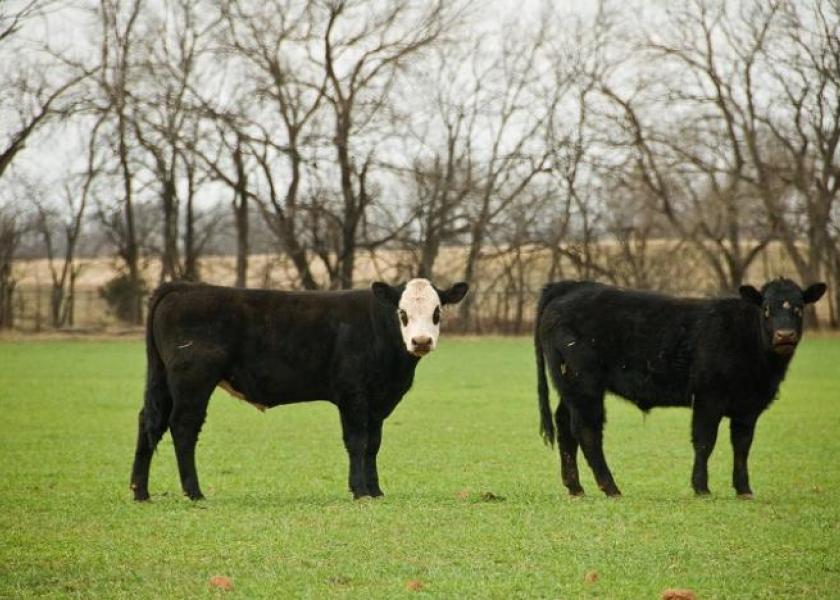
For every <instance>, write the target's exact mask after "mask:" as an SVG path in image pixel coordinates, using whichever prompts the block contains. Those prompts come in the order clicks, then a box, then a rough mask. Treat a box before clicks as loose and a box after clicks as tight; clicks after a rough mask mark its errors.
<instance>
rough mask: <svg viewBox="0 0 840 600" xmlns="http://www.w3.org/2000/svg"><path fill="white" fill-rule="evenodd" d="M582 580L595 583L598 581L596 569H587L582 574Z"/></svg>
mask: <svg viewBox="0 0 840 600" xmlns="http://www.w3.org/2000/svg"><path fill="white" fill-rule="evenodd" d="M583 581H584V582H586V583H595V582H596V581H598V571H595V570H594V569H593V570H592V571H587V572H586V573H585V574H584V576H583Z"/></svg>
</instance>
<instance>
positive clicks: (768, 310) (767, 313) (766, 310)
mask: <svg viewBox="0 0 840 600" xmlns="http://www.w3.org/2000/svg"><path fill="white" fill-rule="evenodd" d="M764 318H765V319H769V318H770V307H769V306H765V307H764Z"/></svg>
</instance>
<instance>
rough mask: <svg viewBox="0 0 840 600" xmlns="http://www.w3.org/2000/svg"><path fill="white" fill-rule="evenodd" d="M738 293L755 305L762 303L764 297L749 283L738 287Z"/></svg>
mask: <svg viewBox="0 0 840 600" xmlns="http://www.w3.org/2000/svg"><path fill="white" fill-rule="evenodd" d="M738 293H739V294H741V298H743V299H744V300H746V301H747V302H751V303H752V304H755V305H757V306H761V305H762V304H764V297H763V296H762V295H761V292H759V291H758V290H757V289H755V288H754V287H753V286H751V285H742V286H741V287H739V288H738Z"/></svg>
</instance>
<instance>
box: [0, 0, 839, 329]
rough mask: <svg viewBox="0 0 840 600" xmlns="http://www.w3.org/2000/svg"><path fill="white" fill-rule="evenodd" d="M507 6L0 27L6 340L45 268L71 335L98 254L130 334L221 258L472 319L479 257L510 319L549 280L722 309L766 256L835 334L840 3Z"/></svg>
mask: <svg viewBox="0 0 840 600" xmlns="http://www.w3.org/2000/svg"><path fill="white" fill-rule="evenodd" d="M505 6H511V5H510V4H504V3H501V2H500V3H498V4H492V3H491V4H486V3H479V2H471V1H470V0H455V1H450V2H444V1H438V2H435V1H430V2H410V1H409V0H383V1H382V2H367V1H361V0H357V1H353V0H344V1H340V0H322V1H314V2H309V1H294V0H273V1H268V2H266V1H256V0H253V1H252V0H214V1H203V0H160V1H155V2H151V1H145V2H144V1H142V0H122V1H118V0H101V1H100V2H99V3H95V2H85V1H81V2H78V3H76V4H67V3H63V2H51V1H49V0H26V1H22V2H21V1H11V2H10V1H8V0H7V1H6V2H4V3H2V4H0V55H1V56H2V60H3V61H4V65H5V66H6V67H8V68H4V69H3V71H2V73H0V78H2V81H0V86H2V89H3V90H4V93H3V95H2V97H0V153H1V154H0V326H2V324H3V323H6V324H8V321H9V317H8V315H9V314H10V310H11V308H10V304H11V298H12V293H13V290H14V286H15V279H16V277H15V271H14V269H13V262H14V260H15V259H16V257H17V258H19V257H21V256H26V255H30V256H31V255H33V254H34V255H41V256H46V257H47V258H48V259H49V260H50V268H51V273H52V275H51V279H52V282H51V286H52V293H51V299H50V304H51V311H50V319H51V322H52V324H53V325H54V326H56V327H60V326H63V325H64V324H66V322H67V315H68V314H72V307H71V306H69V303H71V302H72V298H73V293H72V290H73V286H74V281H75V278H76V276H77V274H78V270H79V266H80V264H82V262H83V257H84V256H85V255H90V254H95V253H110V254H113V255H114V256H115V257H116V259H117V260H118V264H119V269H120V275H119V277H118V278H117V279H115V280H114V281H112V282H111V283H109V284H108V286H106V288H105V290H104V293H106V294H116V295H117V296H118V297H119V298H120V299H121V300H119V301H120V302H122V308H121V311H122V313H123V315H124V317H125V318H126V319H127V320H129V321H134V322H139V321H140V320H141V319H142V309H143V307H142V300H143V297H144V295H145V293H146V287H147V285H148V282H146V281H145V280H144V278H143V275H142V271H143V264H144V261H149V260H154V261H158V262H159V264H160V269H159V272H160V279H161V280H170V279H190V280H198V279H201V277H202V273H201V270H200V264H201V261H200V258H201V257H202V256H204V255H207V254H208V253H210V252H215V251H218V250H219V249H220V248H226V249H229V250H230V251H232V252H233V253H234V254H235V256H236V276H235V279H234V281H231V282H230V283H231V284H234V285H240V286H241V285H245V282H246V276H247V273H248V259H249V256H250V255H251V254H252V253H253V252H254V248H255V247H259V248H260V250H267V251H270V252H273V253H276V254H278V255H282V256H283V257H284V259H285V260H287V262H288V264H289V265H290V268H291V270H292V278H291V283H292V285H294V286H296V287H299V288H305V289H315V288H349V287H352V286H353V285H354V284H357V285H358V284H360V283H363V282H360V281H358V276H357V269H358V265H359V262H360V260H361V259H363V258H364V257H366V256H369V255H371V254H374V253H377V252H382V251H386V250H388V251H392V250H399V251H400V256H408V257H410V258H409V260H408V264H407V265H405V264H403V265H402V268H403V270H404V271H407V274H409V275H419V276H427V277H436V276H439V275H440V274H441V273H445V274H446V275H445V276H446V277H458V278H460V279H465V280H467V281H469V282H470V283H471V284H473V288H474V289H476V290H478V293H476V294H473V295H471V296H470V298H471V300H470V301H467V302H465V303H464V304H463V305H462V308H461V310H462V311H463V312H462V314H461V316H462V317H463V318H464V320H465V322H469V320H470V316H471V311H473V310H474V304H475V303H476V302H481V293H480V292H481V290H482V283H483V282H482V281H481V279H482V277H483V272H482V270H481V268H480V264H481V262H482V261H486V260H488V259H498V260H499V261H500V264H501V265H502V266H501V267H500V270H501V271H503V273H504V277H505V278H506V281H507V284H506V285H508V286H509V287H511V288H512V289H514V290H515V291H516V293H517V294H518V296H517V297H518V298H520V299H521V298H522V297H523V290H524V289H525V288H526V287H529V286H532V285H533V280H534V279H535V278H534V276H533V273H531V272H530V271H529V269H530V268H532V267H533V265H534V264H539V265H540V267H539V268H540V274H539V277H538V278H536V279H537V280H547V279H555V278H559V277H581V278H597V279H601V280H605V281H611V282H615V283H619V284H623V285H629V286H634V287H642V288H657V289H665V290H669V289H684V288H685V287H686V286H685V285H684V282H682V283H680V284H676V283H675V278H679V277H680V276H681V274H684V273H686V272H691V271H692V270H694V265H692V268H691V269H689V268H685V269H681V268H680V266H679V265H675V264H674V261H673V260H669V258H670V257H676V256H690V257H692V260H694V261H700V262H701V263H702V267H703V270H704V271H705V272H707V273H709V274H710V281H709V282H703V284H698V285H696V286H694V287H695V288H696V289H701V288H702V289H704V290H707V289H708V288H711V290H715V291H718V292H721V293H723V292H731V291H732V290H734V289H736V288H737V286H738V285H739V284H740V283H741V282H742V281H744V279H745V277H746V276H747V274H748V270H749V269H750V267H751V266H753V265H754V263H755V262H756V261H757V260H759V258H760V257H761V256H762V253H763V252H765V251H766V249H767V248H768V247H769V246H770V245H771V244H775V245H780V246H781V247H782V248H783V249H784V253H785V256H786V260H787V263H788V264H789V265H790V270H789V272H787V273H785V274H786V275H789V276H791V277H793V278H796V279H798V280H800V281H801V282H805V283H809V282H812V281H816V280H825V281H828V282H829V284H830V285H831V287H832V289H833V290H834V294H835V295H834V297H833V298H832V307H833V310H831V311H830V315H831V316H830V318H829V321H830V324H831V325H833V326H836V324H837V323H836V321H837V318H836V314H837V311H836V310H835V309H836V307H837V303H838V299H840V295H838V294H840V286H838V285H837V283H838V281H840V209H839V208H838V202H837V196H838V190H840V156H838V151H837V147H838V143H840V41H838V40H840V35H838V34H840V2H837V0H804V1H801V2H782V1H770V2H768V1H766V0H754V1H750V0H748V1H745V2H741V1H716V0H690V1H688V2H684V3H678V4H674V5H669V6H668V7H658V8H651V7H646V5H645V4H644V3H642V4H639V5H635V6H634V5H628V4H625V3H618V2H615V3H610V2H604V3H603V4H600V5H598V6H597V7H594V8H586V9H585V11H584V12H581V13H580V14H572V13H569V12H563V13H561V12H559V10H558V9H556V8H554V6H553V3H550V2H546V3H545V4H544V5H537V4H533V5H532V4H528V3H525V4H523V5H521V6H519V5H517V11H516V13H515V14H505V10H504V8H505ZM522 7H525V8H527V7H531V8H532V10H531V11H528V10H524V9H523V8H522ZM582 10H583V9H582ZM494 11H495V13H498V14H495V13H494ZM508 12H512V11H508ZM453 246H454V247H458V248H459V249H460V250H461V251H460V252H458V253H457V255H458V256H459V257H460V258H459V262H458V264H457V265H456V266H455V267H453V265H442V264H441V256H442V250H443V249H445V248H447V247H453ZM546 257H548V258H547V259H546ZM689 287H690V286H689ZM126 299H127V300H126ZM814 319H815V315H814V314H812V315H811V320H812V322H813V321H814Z"/></svg>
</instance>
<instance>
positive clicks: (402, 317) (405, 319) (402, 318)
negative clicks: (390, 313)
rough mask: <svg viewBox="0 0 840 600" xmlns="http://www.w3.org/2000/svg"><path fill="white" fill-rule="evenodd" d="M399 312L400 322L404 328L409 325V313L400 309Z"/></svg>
mask: <svg viewBox="0 0 840 600" xmlns="http://www.w3.org/2000/svg"><path fill="white" fill-rule="evenodd" d="M397 312H398V313H399V315H400V321H402V324H403V327H405V326H406V325H408V313H407V312H405V311H404V310H403V309H399V310H398V311H397Z"/></svg>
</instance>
